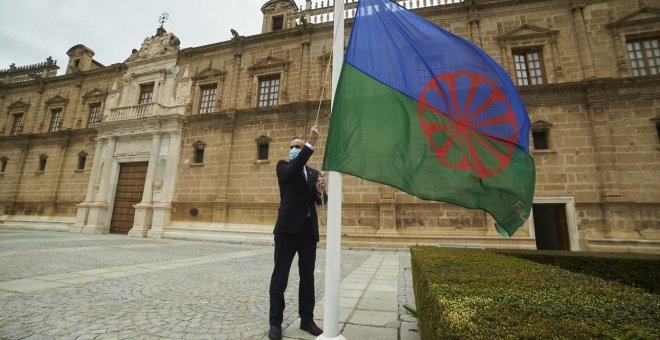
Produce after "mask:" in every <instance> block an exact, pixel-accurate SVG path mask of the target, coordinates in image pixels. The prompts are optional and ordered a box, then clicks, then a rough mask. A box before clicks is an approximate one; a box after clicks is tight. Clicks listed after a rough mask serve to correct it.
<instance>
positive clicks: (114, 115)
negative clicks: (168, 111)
mask: <svg viewBox="0 0 660 340" xmlns="http://www.w3.org/2000/svg"><path fill="white" fill-rule="evenodd" d="M164 109H165V107H164V106H162V105H160V104H158V103H146V104H138V105H133V106H126V107H118V108H115V109H110V114H109V115H108V117H106V118H105V121H106V122H116V121H120V120H130V119H138V118H145V117H153V116H160V115H162V114H163V112H164Z"/></svg>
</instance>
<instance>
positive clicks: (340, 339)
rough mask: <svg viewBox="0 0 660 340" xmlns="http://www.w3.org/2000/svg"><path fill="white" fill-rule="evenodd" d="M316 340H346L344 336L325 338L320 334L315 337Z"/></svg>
mask: <svg viewBox="0 0 660 340" xmlns="http://www.w3.org/2000/svg"><path fill="white" fill-rule="evenodd" d="M316 340H346V338H344V336H343V335H341V334H339V335H337V336H335V337H328V336H325V334H321V335H319V336H317V337H316Z"/></svg>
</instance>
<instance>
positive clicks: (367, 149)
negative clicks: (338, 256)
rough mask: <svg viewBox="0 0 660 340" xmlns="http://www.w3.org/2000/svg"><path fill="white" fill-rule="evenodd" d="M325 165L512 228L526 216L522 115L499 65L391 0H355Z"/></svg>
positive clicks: (529, 167)
mask: <svg viewBox="0 0 660 340" xmlns="http://www.w3.org/2000/svg"><path fill="white" fill-rule="evenodd" d="M323 169H324V170H330V171H338V172H342V173H345V174H350V175H353V176H357V177H360V178H363V179H366V180H369V181H373V182H378V183H383V184H386V185H390V186H393V187H396V188H398V189H400V190H403V191H405V192H407V193H409V194H411V195H414V196H417V197H419V198H422V199H427V200H434V201H443V202H448V203H452V204H456V205H460V206H463V207H467V208H472V209H481V210H484V211H487V212H488V213H490V214H491V215H492V216H493V218H494V219H495V221H496V223H495V227H496V228H497V231H498V232H499V233H500V234H501V235H504V236H511V235H513V233H514V232H515V231H516V230H517V229H518V228H519V227H520V226H521V225H522V224H523V223H524V222H525V221H526V220H527V218H528V217H529V214H530V211H531V208H532V200H533V197H534V183H535V177H536V174H535V169H534V160H533V159H532V157H531V156H530V155H529V116H528V114H527V111H526V109H525V107H524V105H523V102H522V100H521V98H520V95H519V94H518V92H517V91H516V89H515V87H514V85H513V82H512V81H511V79H510V78H509V76H508V75H507V74H506V72H505V71H504V70H503V69H502V68H501V67H500V66H499V65H498V64H497V63H496V62H495V61H494V60H493V59H492V58H491V57H490V56H488V55H487V54H486V53H485V52H484V51H482V50H481V49H479V48H478V47H476V46H475V45H473V44H472V43H470V42H468V41H467V40H465V39H463V38H461V37H459V36H457V35H454V34H452V33H449V32H447V31H445V30H443V29H442V28H440V27H438V26H436V25H435V24H433V23H431V22H429V21H426V20H425V19H423V18H421V17H419V16H418V15H416V14H414V13H412V12H410V11H408V10H406V9H405V8H403V7H401V6H399V5H398V4H396V3H394V2H392V1H390V0H360V1H359V3H358V10H357V13H356V16H355V20H354V22H353V30H352V32H351V38H350V41H349V44H348V50H347V51H346V58H345V60H344V64H343V66H342V70H341V75H340V77H339V83H338V85H337V90H336V93H335V97H334V102H333V109H332V117H331V120H330V130H329V133H328V141H327V145H326V149H325V155H324V159H323Z"/></svg>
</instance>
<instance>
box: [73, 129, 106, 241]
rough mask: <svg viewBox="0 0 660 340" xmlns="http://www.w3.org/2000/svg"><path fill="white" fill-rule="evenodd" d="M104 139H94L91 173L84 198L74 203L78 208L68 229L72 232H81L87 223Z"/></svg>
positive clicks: (99, 170)
mask: <svg viewBox="0 0 660 340" xmlns="http://www.w3.org/2000/svg"><path fill="white" fill-rule="evenodd" d="M104 143H105V139H97V140H96V151H94V161H93V162H92V173H91V174H90V176H89V182H88V183H87V191H86V193H85V200H84V201H83V202H81V203H79V204H76V207H78V210H77V212H76V223H75V224H74V225H73V226H72V227H71V228H70V229H69V231H70V232H72V233H79V232H82V230H83V227H84V226H85V225H87V218H88V217H89V207H90V205H91V204H92V203H93V202H94V192H95V191H96V188H97V187H96V183H97V180H98V178H99V176H100V172H101V164H100V163H101V152H102V150H103V144H104Z"/></svg>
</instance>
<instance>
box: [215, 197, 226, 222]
mask: <svg viewBox="0 0 660 340" xmlns="http://www.w3.org/2000/svg"><path fill="white" fill-rule="evenodd" d="M213 222H214V223H226V222H227V195H218V197H217V198H216V199H215V201H214V202H213Z"/></svg>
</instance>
